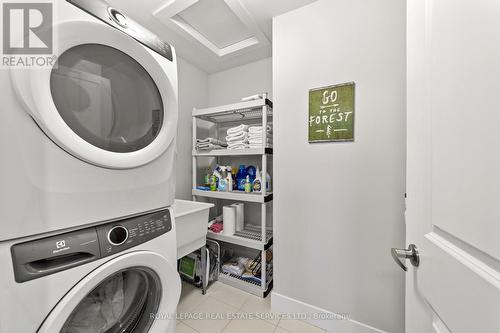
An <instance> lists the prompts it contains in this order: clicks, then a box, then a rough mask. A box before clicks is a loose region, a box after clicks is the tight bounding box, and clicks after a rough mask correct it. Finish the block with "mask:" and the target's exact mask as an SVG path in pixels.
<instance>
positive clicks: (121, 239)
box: [108, 225, 128, 246]
mask: <svg viewBox="0 0 500 333" xmlns="http://www.w3.org/2000/svg"><path fill="white" fill-rule="evenodd" d="M127 239H128V229H127V228H125V227H123V226H121V225H117V226H114V227H113V228H111V229H109V231H108V241H109V242H110V243H111V244H113V245H115V246H117V245H122V244H123V243H125V242H126V241H127Z"/></svg>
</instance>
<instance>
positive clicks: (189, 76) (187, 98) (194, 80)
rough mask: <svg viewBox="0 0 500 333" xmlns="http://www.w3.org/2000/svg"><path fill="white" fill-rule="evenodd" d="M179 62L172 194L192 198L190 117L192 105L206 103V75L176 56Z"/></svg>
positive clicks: (191, 130) (197, 106)
mask: <svg viewBox="0 0 500 333" xmlns="http://www.w3.org/2000/svg"><path fill="white" fill-rule="evenodd" d="M178 66H179V123H178V128H177V177H176V191H175V197H176V198H178V199H186V200H191V198H192V197H191V188H192V187H193V185H192V159H191V151H192V135H193V134H192V133H193V129H192V122H191V121H192V119H191V112H192V110H193V107H196V108H202V107H206V106H207V103H208V75H207V73H205V72H204V71H202V70H200V69H198V68H197V67H195V66H193V65H191V64H190V63H189V62H187V61H185V60H184V59H182V58H178Z"/></svg>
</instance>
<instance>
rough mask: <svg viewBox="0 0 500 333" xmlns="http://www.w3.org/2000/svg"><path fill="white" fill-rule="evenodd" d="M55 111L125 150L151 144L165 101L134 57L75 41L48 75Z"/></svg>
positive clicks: (97, 142)
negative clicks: (75, 44) (75, 43)
mask: <svg viewBox="0 0 500 333" xmlns="http://www.w3.org/2000/svg"><path fill="white" fill-rule="evenodd" d="M50 90H51V93H52V98H53V100H54V104H55V106H56V108H57V111H58V112H59V114H60V115H61V117H62V118H63V120H64V121H65V122H66V124H67V125H68V126H69V127H70V128H71V129H72V130H73V131H74V132H75V133H76V134H77V135H79V136H80V137H81V138H82V139H84V140H85V141H87V142H89V143H90V144H92V145H94V146H96V147H99V148H101V149H104V150H108V151H111V152H118V153H127V152H133V151H137V150H140V149H142V148H144V147H146V146H147V145H149V144H150V143H151V142H152V141H153V140H154V139H155V138H156V136H157V135H158V133H159V132H160V130H161V125H162V123H163V112H164V110H163V103H162V99H161V96H160V92H159V91H158V87H157V86H156V84H155V82H154V81H153V79H152V78H151V76H150V75H149V74H148V72H147V71H146V70H145V69H144V68H143V67H142V66H141V65H140V64H139V63H138V62H137V61H135V60H134V59H133V58H131V57H130V56H128V55H127V54H125V53H123V52H122V51H119V50H117V49H115V48H112V47H109V46H105V45H101V44H82V45H78V46H75V47H73V48H71V49H69V50H67V51H66V52H64V53H63V54H61V55H60V56H59V58H58V60H57V64H56V66H54V68H53V69H52V72H51V76H50Z"/></svg>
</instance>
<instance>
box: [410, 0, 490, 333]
mask: <svg viewBox="0 0 500 333" xmlns="http://www.w3.org/2000/svg"><path fill="white" fill-rule="evenodd" d="M407 3H408V49H407V52H408V53H407V56H408V78H407V79H408V95H407V98H408V120H407V121H408V126H407V127H408V161H407V163H408V164H407V177H408V178H407V211H406V218H407V219H406V224H407V225H406V228H407V234H406V238H407V243H408V244H411V243H413V244H415V245H416V246H417V247H418V249H419V252H420V265H419V267H418V268H416V267H412V266H411V264H410V262H409V261H408V260H407V262H406V263H407V264H408V265H409V267H408V272H407V273H406V333H423V332H425V333H427V332H440V333H445V332H453V333H461V332H463V333H498V332H500V2H499V1H498V0H408V2H407Z"/></svg>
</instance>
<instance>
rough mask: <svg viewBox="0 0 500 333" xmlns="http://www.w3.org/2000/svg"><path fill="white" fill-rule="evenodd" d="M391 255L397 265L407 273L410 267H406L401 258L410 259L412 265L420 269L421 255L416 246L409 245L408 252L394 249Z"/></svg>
mask: <svg viewBox="0 0 500 333" xmlns="http://www.w3.org/2000/svg"><path fill="white" fill-rule="evenodd" d="M391 255H392V258H393V259H394V261H395V262H396V264H398V265H399V267H401V269H402V270H403V271H405V272H406V271H407V270H408V267H406V264H405V263H403V262H402V261H401V259H400V258H402V259H410V263H411V264H412V265H413V266H415V267H418V265H419V264H420V255H419V253H418V248H417V246H416V245H415V244H410V245H408V249H406V250H405V249H396V248H392V249H391Z"/></svg>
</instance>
